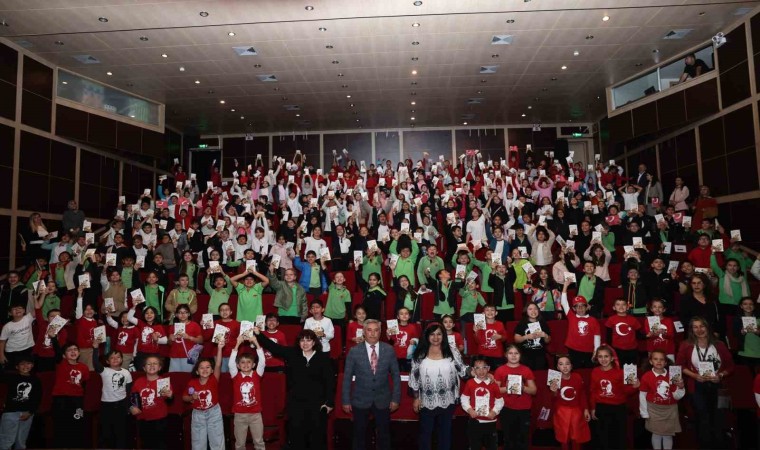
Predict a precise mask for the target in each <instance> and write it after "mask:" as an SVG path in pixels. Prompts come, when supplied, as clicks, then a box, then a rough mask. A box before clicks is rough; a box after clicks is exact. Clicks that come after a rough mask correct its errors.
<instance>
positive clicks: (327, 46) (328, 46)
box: [325, 44, 335, 50]
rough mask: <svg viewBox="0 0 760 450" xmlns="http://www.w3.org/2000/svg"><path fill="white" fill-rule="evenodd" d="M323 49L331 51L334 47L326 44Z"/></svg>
mask: <svg viewBox="0 0 760 450" xmlns="http://www.w3.org/2000/svg"><path fill="white" fill-rule="evenodd" d="M325 48H326V49H328V50H332V49H333V48H335V47H333V46H332V45H331V44H327V45H325Z"/></svg>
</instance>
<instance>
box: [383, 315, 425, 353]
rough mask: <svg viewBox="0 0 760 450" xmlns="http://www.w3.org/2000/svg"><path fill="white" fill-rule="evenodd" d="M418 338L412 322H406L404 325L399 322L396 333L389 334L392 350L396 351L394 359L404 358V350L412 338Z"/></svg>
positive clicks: (410, 343)
mask: <svg viewBox="0 0 760 450" xmlns="http://www.w3.org/2000/svg"><path fill="white" fill-rule="evenodd" d="M419 338H420V336H419V333H418V331H417V325H415V324H413V323H407V324H406V325H401V324H399V326H398V334H396V335H391V336H390V341H391V343H392V344H393V350H394V351H395V352H396V359H406V352H407V351H408V350H409V347H410V346H411V345H412V339H419Z"/></svg>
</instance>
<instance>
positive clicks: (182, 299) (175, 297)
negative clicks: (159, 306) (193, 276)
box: [164, 273, 198, 323]
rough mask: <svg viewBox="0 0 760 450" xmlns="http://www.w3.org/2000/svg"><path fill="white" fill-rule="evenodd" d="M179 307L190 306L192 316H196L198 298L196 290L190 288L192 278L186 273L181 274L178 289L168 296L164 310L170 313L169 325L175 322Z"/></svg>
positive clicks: (178, 279)
mask: <svg viewBox="0 0 760 450" xmlns="http://www.w3.org/2000/svg"><path fill="white" fill-rule="evenodd" d="M179 305H187V306H189V307H190V314H195V311H197V310H198V298H197V295H196V292H195V290H194V289H193V288H192V287H191V286H190V276H189V275H187V274H186V273H180V275H179V277H178V278H177V287H176V288H175V289H172V290H171V291H170V292H169V295H167V296H166V304H165V305H164V309H166V311H167V312H168V313H169V315H168V321H169V323H171V322H172V321H173V320H174V313H175V312H176V310H177V306H179Z"/></svg>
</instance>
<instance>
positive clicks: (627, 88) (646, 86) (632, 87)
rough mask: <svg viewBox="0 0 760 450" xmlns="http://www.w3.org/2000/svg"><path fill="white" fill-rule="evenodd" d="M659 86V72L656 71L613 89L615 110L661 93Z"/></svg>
mask: <svg viewBox="0 0 760 450" xmlns="http://www.w3.org/2000/svg"><path fill="white" fill-rule="evenodd" d="M658 85H659V83H658V82H657V71H656V70H655V71H652V72H649V73H648V74H646V75H643V76H641V77H639V78H637V79H635V80H632V81H629V82H628V83H626V84H624V85H622V86H618V87H616V88H613V89H612V98H613V103H614V105H615V108H620V107H621V106H625V105H627V104H628V103H631V102H635V101H636V100H638V99H640V98H644V97H646V96H647V95H652V94H654V93H655V92H659V89H658V88H657V86H658Z"/></svg>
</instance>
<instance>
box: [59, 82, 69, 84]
mask: <svg viewBox="0 0 760 450" xmlns="http://www.w3.org/2000/svg"><path fill="white" fill-rule="evenodd" d="M61 83H63V84H69V82H68V81H61Z"/></svg>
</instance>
